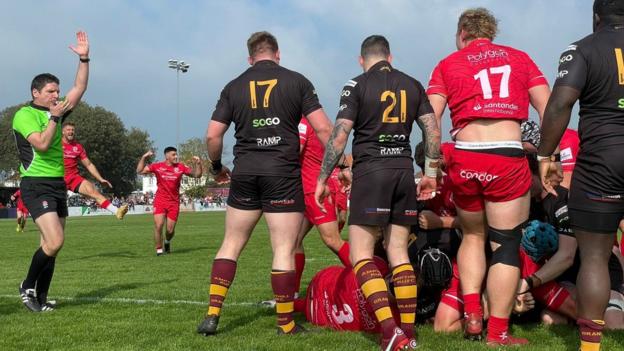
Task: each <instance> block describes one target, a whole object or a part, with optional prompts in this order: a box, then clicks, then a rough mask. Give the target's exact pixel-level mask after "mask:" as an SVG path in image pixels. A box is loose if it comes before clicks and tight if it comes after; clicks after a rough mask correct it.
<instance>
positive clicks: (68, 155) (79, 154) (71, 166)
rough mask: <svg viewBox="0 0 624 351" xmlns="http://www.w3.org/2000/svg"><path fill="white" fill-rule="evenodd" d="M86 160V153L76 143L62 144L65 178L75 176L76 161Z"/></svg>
mask: <svg viewBox="0 0 624 351" xmlns="http://www.w3.org/2000/svg"><path fill="white" fill-rule="evenodd" d="M85 158H87V152H86V151H85V149H84V148H83V147H82V145H81V144H80V143H78V142H76V141H72V142H69V143H65V142H63V163H64V164H65V176H66V177H67V176H71V175H77V174H79V172H78V161H80V160H84V159H85Z"/></svg>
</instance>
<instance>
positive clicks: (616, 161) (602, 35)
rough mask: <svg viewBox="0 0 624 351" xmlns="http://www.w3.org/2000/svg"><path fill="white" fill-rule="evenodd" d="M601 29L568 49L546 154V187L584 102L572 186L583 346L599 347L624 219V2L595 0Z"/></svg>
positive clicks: (548, 121)
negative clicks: (557, 152) (569, 127)
mask: <svg viewBox="0 0 624 351" xmlns="http://www.w3.org/2000/svg"><path fill="white" fill-rule="evenodd" d="M593 23H594V33H593V34H590V35H589V36H587V37H585V38H584V39H582V40H579V41H577V42H575V43H573V44H571V45H570V46H568V48H567V49H566V51H565V52H564V53H563V54H562V55H561V58H560V60H559V74H558V76H557V80H556V81H555V87H554V89H553V94H552V96H551V97H550V100H549V102H548V106H547V108H546V115H545V117H544V123H543V125H542V144H541V145H540V148H539V151H538V155H539V156H538V157H539V160H540V175H541V177H542V184H543V185H544V188H545V189H547V190H548V191H549V192H550V193H553V194H554V193H555V192H554V190H553V187H552V185H551V184H550V183H549V180H548V178H547V177H548V169H549V167H550V164H551V162H552V160H551V157H552V154H553V152H554V151H555V148H556V147H557V144H558V142H559V140H560V139H561V136H562V135H563V133H564V131H565V129H566V127H567V125H568V123H569V121H570V114H571V112H572V107H573V106H574V104H575V103H576V101H577V100H579V103H580V118H579V136H580V140H581V143H580V151H579V154H578V158H577V161H576V166H575V168H574V176H573V177H572V182H571V185H570V199H569V201H568V208H569V213H570V226H571V228H572V230H573V231H574V234H575V236H576V240H577V242H578V246H579V250H580V256H581V268H580V271H579V275H578V280H577V285H578V319H577V324H578V326H579V330H580V338H581V350H583V351H585V350H599V349H600V340H601V336H602V329H603V327H604V320H603V318H604V312H605V308H606V307H607V303H608V301H609V290H610V289H609V270H608V260H609V257H610V256H611V249H612V247H613V241H614V239H615V238H614V235H615V233H616V232H617V229H618V225H619V223H620V221H621V220H622V217H623V216H624V163H623V162H621V152H622V147H624V124H623V123H622V99H621V97H622V96H624V55H623V54H622V48H623V47H624V1H621V0H616V1H614V0H595V1H594V7H593Z"/></svg>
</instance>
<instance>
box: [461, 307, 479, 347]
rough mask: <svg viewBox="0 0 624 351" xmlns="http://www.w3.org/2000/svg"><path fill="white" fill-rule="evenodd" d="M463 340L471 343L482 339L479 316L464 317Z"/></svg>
mask: <svg viewBox="0 0 624 351" xmlns="http://www.w3.org/2000/svg"><path fill="white" fill-rule="evenodd" d="M464 338H465V339H468V340H472V341H481V340H482V339H483V317H482V316H481V315H480V314H478V313H470V314H465V315H464Z"/></svg>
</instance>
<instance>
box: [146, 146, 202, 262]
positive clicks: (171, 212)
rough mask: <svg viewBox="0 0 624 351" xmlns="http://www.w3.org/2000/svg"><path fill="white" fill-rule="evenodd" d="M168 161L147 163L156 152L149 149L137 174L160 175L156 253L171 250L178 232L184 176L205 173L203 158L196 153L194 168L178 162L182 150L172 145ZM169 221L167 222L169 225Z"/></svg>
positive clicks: (196, 175)
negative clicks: (163, 231)
mask: <svg viewBox="0 0 624 351" xmlns="http://www.w3.org/2000/svg"><path fill="white" fill-rule="evenodd" d="M164 154H165V160H164V161H162V162H156V163H152V164H150V165H145V161H146V160H147V159H148V158H149V157H151V156H153V155H154V153H153V152H152V151H148V152H146V153H145V154H144V155H143V157H141V160H139V164H138V165H137V173H139V174H142V175H146V174H154V176H156V186H157V187H158V188H157V189H156V195H155V196H154V243H155V245H156V255H157V256H160V255H162V254H163V253H171V240H172V239H173V236H174V235H175V227H176V223H177V222H178V215H179V213H180V183H181V182H182V176H184V175H187V176H190V177H193V178H200V177H201V176H202V164H201V159H200V158H199V157H197V156H193V163H192V164H191V167H189V166H187V165H185V164H183V163H179V162H178V150H177V149H176V148H175V147H173V146H169V147H166V148H165V152H164ZM165 224H166V225H165ZM163 227H165V228H166V229H165V240H164V247H165V249H164V251H163V238H162V230H163Z"/></svg>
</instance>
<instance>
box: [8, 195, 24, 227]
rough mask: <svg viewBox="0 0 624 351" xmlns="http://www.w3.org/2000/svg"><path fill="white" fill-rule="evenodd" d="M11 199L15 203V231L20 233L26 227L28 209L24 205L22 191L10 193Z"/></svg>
mask: <svg viewBox="0 0 624 351" xmlns="http://www.w3.org/2000/svg"><path fill="white" fill-rule="evenodd" d="M11 201H15V202H16V204H17V228H15V231H16V232H18V233H20V232H23V231H24V227H26V218H28V209H27V208H26V206H24V201H23V200H22V191H21V190H18V191H16V192H15V193H14V194H13V195H11Z"/></svg>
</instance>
